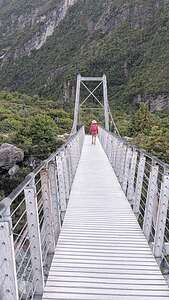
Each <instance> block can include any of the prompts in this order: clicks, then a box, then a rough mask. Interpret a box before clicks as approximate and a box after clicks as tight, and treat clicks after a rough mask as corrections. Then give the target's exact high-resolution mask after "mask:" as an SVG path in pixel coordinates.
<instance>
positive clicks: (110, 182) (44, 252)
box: [0, 75, 169, 300]
mask: <svg viewBox="0 0 169 300" xmlns="http://www.w3.org/2000/svg"><path fill="white" fill-rule="evenodd" d="M88 82H96V83H98V85H97V86H96V88H95V89H94V90H92V91H91V90H90V89H89V88H88V86H87V83H88ZM82 85H83V86H84V87H85V88H86V89H87V91H88V92H89V95H88V96H87V97H86V98H85V99H84V100H82V101H81V92H80V91H81V86H82ZM101 86H102V87H103V101H100V100H99V99H98V98H97V97H96V96H95V91H96V90H97V88H98V87H101ZM90 96H92V97H94V99H95V101H96V102H97V103H99V105H101V107H102V108H103V110H104V117H105V128H101V127H100V128H99V136H98V139H97V144H96V146H94V145H92V144H91V138H90V137H89V136H88V135H85V130H84V127H83V126H82V127H81V128H80V129H78V128H79V126H78V124H79V114H80V109H81V107H82V105H83V104H84V103H86V102H87V100H88V99H89V97H90ZM110 121H111V122H113V128H114V132H110V131H109V128H110ZM168 202H169V165H167V164H165V163H163V162H161V161H160V160H158V159H157V158H155V157H153V156H151V155H149V154H148V153H146V152H145V151H143V150H140V149H138V148H137V147H135V146H134V145H131V144H129V143H128V142H127V141H126V140H125V139H123V138H122V137H120V134H119V132H118V129H117V127H116V125H115V123H114V121H113V117H112V115H111V112H110V108H109V103H108V97H107V81H106V76H105V75H104V76H103V77H99V78H95V77H94V78H93V77H92V78H91V77H81V76H80V75H78V78H77V89H76V101H75V111H74V123H73V127H72V132H71V135H70V138H69V139H68V141H67V143H66V144H65V145H63V146H62V147H61V148H60V149H59V150H58V151H57V152H56V153H54V154H52V155H51V156H50V157H49V158H48V159H47V160H45V161H44V162H43V163H42V164H41V165H40V166H39V167H38V168H37V169H36V170H34V172H32V173H31V174H29V175H28V176H27V177H26V178H25V180H24V182H22V183H21V184H20V185H19V186H18V187H17V188H16V189H15V190H14V191H13V192H12V193H11V194H10V195H9V196H8V197H7V198H5V199H3V200H2V201H1V202H0V299H1V300H26V299H32V300H34V299H35V300H40V299H42V300H52V299H60V300H61V299H69V300H71V299H72V300H75V299H78V300H82V299H86V300H87V299H95V300H97V299H99V300H103V299H105V300H109V299H111V300H113V299H114V300H118V299H120V300H121V299H124V300H129V299H130V300H131V299H133V300H155V299H156V300H157V299H158V300H165V299H168V297H169V287H168V279H169V277H168V274H169V260H168V257H169V206H168Z"/></svg>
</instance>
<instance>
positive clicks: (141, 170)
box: [133, 153, 146, 217]
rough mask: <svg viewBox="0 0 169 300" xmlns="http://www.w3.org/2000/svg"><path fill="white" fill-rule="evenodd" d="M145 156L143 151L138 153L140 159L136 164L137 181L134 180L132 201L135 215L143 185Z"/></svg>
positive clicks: (137, 212)
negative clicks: (134, 186)
mask: <svg viewBox="0 0 169 300" xmlns="http://www.w3.org/2000/svg"><path fill="white" fill-rule="evenodd" d="M145 163H146V158H145V156H144V154H143V153H141V154H140V161H139V165H138V171H137V181H136V189H135V197H134V201H133V211H134V213H135V214H136V215H137V217H138V214H139V207H140V200H141V193H142V186H143V178H144V169H145Z"/></svg>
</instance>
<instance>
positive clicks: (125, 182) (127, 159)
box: [122, 146, 132, 194]
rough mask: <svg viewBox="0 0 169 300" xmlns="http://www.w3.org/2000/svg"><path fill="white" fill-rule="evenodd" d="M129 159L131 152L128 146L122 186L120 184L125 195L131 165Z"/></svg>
mask: <svg viewBox="0 0 169 300" xmlns="http://www.w3.org/2000/svg"><path fill="white" fill-rule="evenodd" d="M131 157H132V150H131V148H130V147H129V146H128V148H127V153H126V161H125V167H124V180H123V184H122V189H123V191H124V193H125V194H126V191H127V184H128V178H129V171H130V164H131Z"/></svg>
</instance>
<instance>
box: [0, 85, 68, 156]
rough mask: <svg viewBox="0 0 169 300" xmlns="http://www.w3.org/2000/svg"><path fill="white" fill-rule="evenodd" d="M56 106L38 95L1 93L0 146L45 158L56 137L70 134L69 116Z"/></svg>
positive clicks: (55, 141)
mask: <svg viewBox="0 0 169 300" xmlns="http://www.w3.org/2000/svg"><path fill="white" fill-rule="evenodd" d="M57 107H59V105H58V103H57V102H56V101H52V100H50V101H48V102H47V101H46V100H45V99H42V98H39V97H38V96H34V97H31V96H27V95H25V94H20V93H17V92H14V93H9V92H3V91H2V92H0V143H1V144H2V143H4V142H8V143H13V144H15V145H16V146H19V147H21V148H22V149H23V150H24V152H25V153H26V155H35V156H36V155H39V151H40V155H42V156H44V157H46V156H47V155H49V154H50V153H51V152H52V151H54V150H55V149H56V146H57V143H58V139H57V135H58V134H59V135H60V134H64V133H68V132H70V129H71V126H72V115H71V114H70V113H67V112H65V111H63V110H62V109H58V108H57Z"/></svg>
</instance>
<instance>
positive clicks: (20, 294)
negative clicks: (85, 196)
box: [0, 127, 84, 300]
mask: <svg viewBox="0 0 169 300" xmlns="http://www.w3.org/2000/svg"><path fill="white" fill-rule="evenodd" d="M83 139H84V128H83V127H82V128H81V129H80V130H79V131H78V133H77V134H76V135H74V136H72V137H71V138H70V139H69V140H68V142H67V143H66V144H65V145H63V146H62V147H61V148H60V149H59V150H58V151H57V152H56V153H55V154H53V155H51V156H50V157H49V158H48V159H47V160H46V161H44V162H43V163H42V164H41V166H40V167H39V168H37V169H36V170H35V171H34V172H33V173H31V174H29V175H28V176H27V177H26V179H25V180H24V182H23V183H21V184H20V185H19V186H18V187H17V189H16V190H14V191H13V192H12V193H11V194H10V195H9V197H7V198H5V199H4V200H2V201H1V202H0V299H1V300H14V299H15V300H28V299H35V298H36V297H37V296H41V295H42V293H43V289H44V285H45V282H46V280H47V277H48V272H49V269H50V264H51V261H52V257H53V254H54V250H55V246H56V244H57V240H58V237H59V233H60V228H61V226H62V222H63V219H64V215H65V212H66V207H67V204H68V200H69V194H70V190H71V185H72V182H73V178H74V175H75V172H76V168H77V165H78V161H79V159H80V154H81V150H82V145H83Z"/></svg>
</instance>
